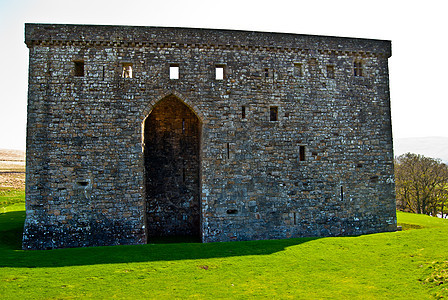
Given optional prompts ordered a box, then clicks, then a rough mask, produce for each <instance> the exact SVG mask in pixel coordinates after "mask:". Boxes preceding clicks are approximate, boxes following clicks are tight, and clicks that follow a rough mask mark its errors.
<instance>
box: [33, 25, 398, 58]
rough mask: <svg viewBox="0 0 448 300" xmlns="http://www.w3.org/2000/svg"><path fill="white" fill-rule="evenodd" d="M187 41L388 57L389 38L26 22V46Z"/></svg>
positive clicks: (193, 43) (188, 42) (389, 50)
mask: <svg viewBox="0 0 448 300" xmlns="http://www.w3.org/2000/svg"><path fill="white" fill-rule="evenodd" d="M43 42H44V43H47V44H48V43H50V44H58V43H69V42H76V43H84V44H88V43H90V44H102V43H114V44H154V43H157V44H161V43H162V44H188V45H215V46H216V45H220V46H239V47H263V48H273V49H279V50H280V49H285V48H286V49H306V50H311V51H313V50H329V51H351V52H364V53H375V54H378V55H380V56H385V57H390V56H391V55H392V53H391V41H388V40H376V39H364V38H349V37H335V36H321V35H306V34H293V33H275V32H261V31H243V30H229V29H205V28H182V27H147V26H122V25H74V24H36V23H26V24H25V43H26V44H27V46H28V47H32V46H34V45H38V44H40V43H43Z"/></svg>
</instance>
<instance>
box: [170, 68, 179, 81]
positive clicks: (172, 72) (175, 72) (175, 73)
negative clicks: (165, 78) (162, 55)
mask: <svg viewBox="0 0 448 300" xmlns="http://www.w3.org/2000/svg"><path fill="white" fill-rule="evenodd" d="M170 79H179V65H170Z"/></svg>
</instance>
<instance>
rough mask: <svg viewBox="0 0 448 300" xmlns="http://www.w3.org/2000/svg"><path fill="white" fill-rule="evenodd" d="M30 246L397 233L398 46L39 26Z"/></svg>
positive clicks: (35, 34)
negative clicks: (394, 69)
mask: <svg viewBox="0 0 448 300" xmlns="http://www.w3.org/2000/svg"><path fill="white" fill-rule="evenodd" d="M25 42H26V45H27V46H28V48H29V91H28V125H27V157H26V159H27V178H26V209H27V216H26V222H25V229H24V236H23V247H24V249H51V248H62V247H81V246H98V245H123V244H142V243H147V242H150V241H151V239H154V238H158V237H164V236H192V237H194V238H197V240H201V241H202V242H217V241H242V240H256V239H275V238H290V237H304V236H342V235H359V234H366V233H374V232H381V231H393V230H395V229H396V216H395V197H394V178H393V151H392V133H391V115H390V101H389V79H388V58H389V57H390V56H391V45H390V42H389V41H380V40H368V39H355V38H341V37H325V36H310V35H298V34H284V33H266V32H249V31H232V30H209V29H188V28H159V27H131V26H86V25H49V24H26V25H25Z"/></svg>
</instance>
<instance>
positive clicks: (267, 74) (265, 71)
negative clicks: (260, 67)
mask: <svg viewBox="0 0 448 300" xmlns="http://www.w3.org/2000/svg"><path fill="white" fill-rule="evenodd" d="M264 78H269V69H267V68H266V69H264Z"/></svg>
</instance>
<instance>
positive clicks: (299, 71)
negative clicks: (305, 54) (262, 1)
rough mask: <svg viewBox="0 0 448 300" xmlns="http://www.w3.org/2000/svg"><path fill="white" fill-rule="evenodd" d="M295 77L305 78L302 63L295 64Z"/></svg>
mask: <svg viewBox="0 0 448 300" xmlns="http://www.w3.org/2000/svg"><path fill="white" fill-rule="evenodd" d="M294 75H295V76H298V77H302V76H303V72H302V64H300V63H296V64H294Z"/></svg>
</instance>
